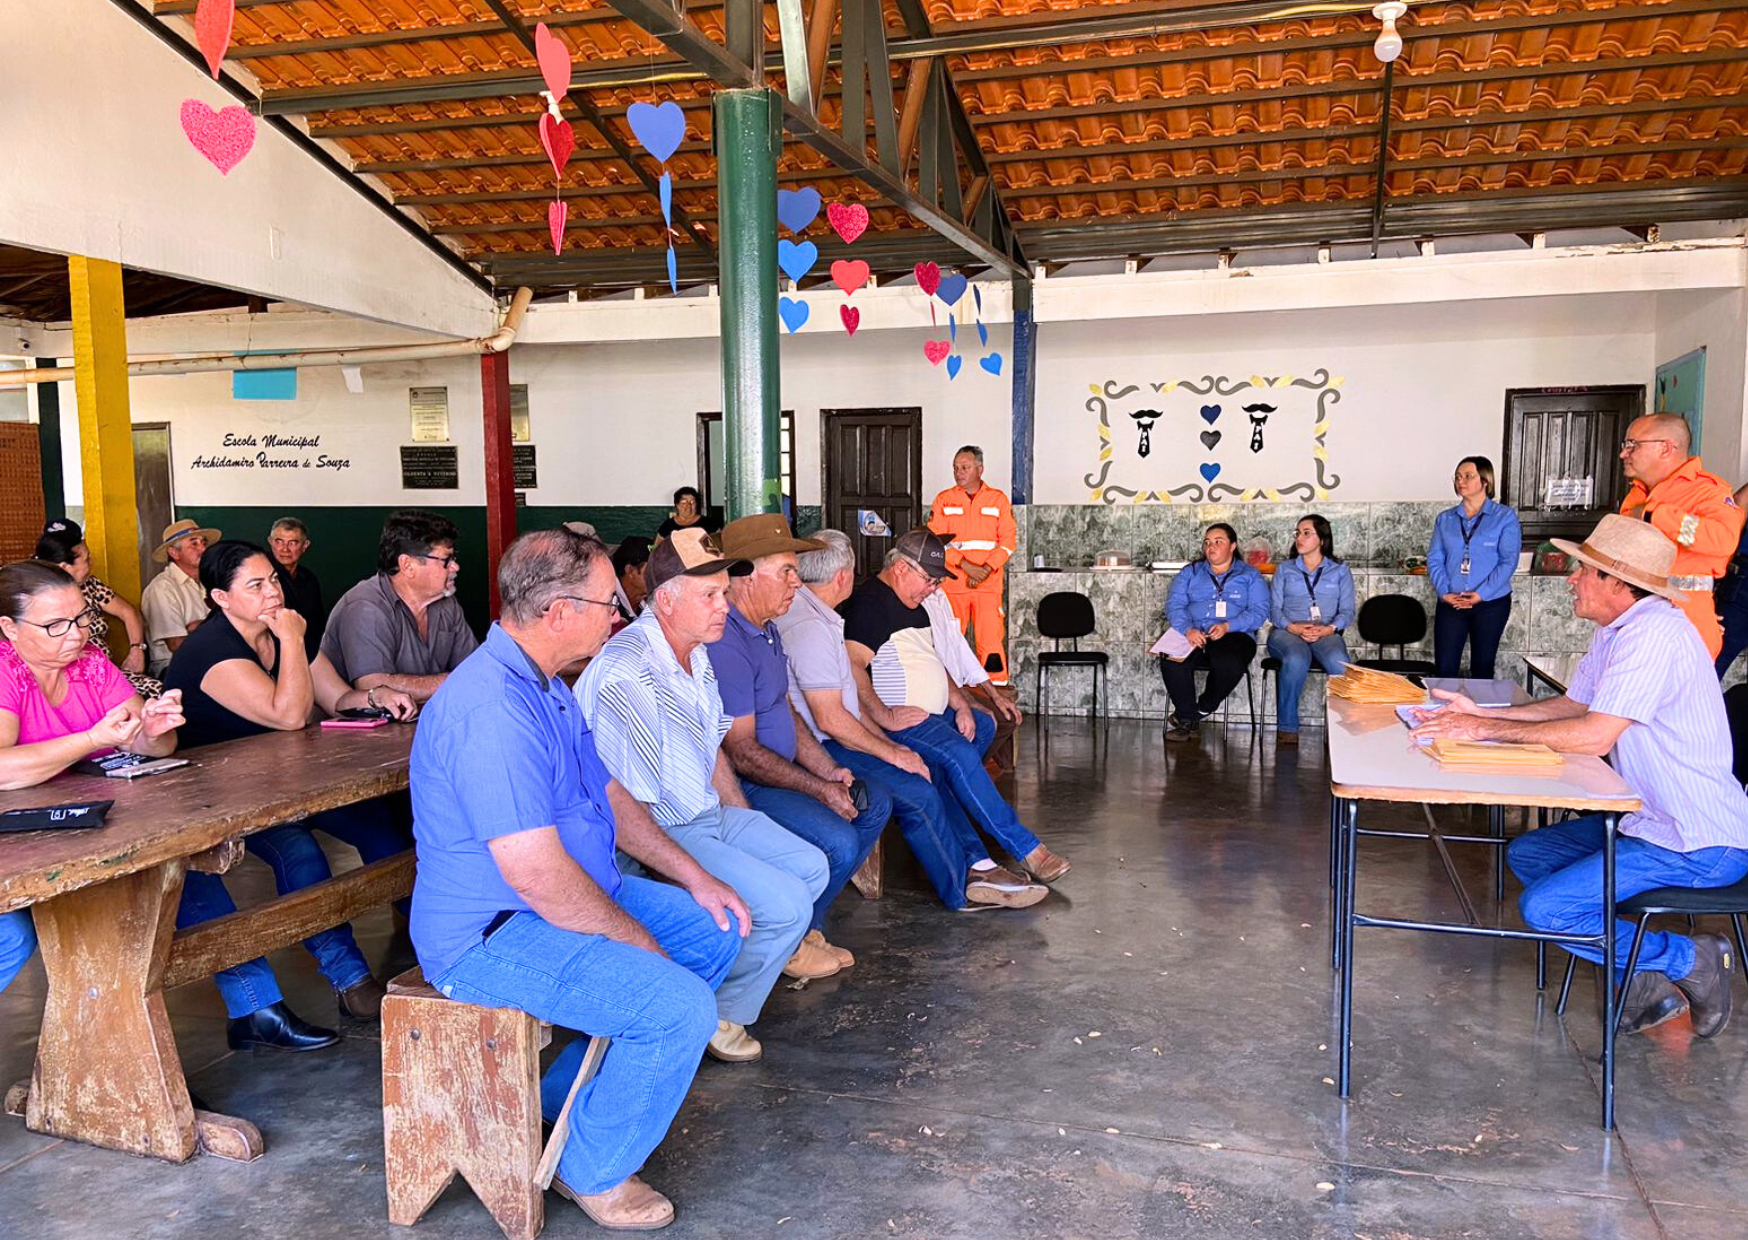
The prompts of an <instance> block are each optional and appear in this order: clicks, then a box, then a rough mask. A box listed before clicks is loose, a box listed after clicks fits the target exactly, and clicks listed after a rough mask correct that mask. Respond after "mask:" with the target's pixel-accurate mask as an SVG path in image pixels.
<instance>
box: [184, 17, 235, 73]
mask: <svg viewBox="0 0 1748 1240" xmlns="http://www.w3.org/2000/svg"><path fill="white" fill-rule="evenodd" d="M236 16H237V7H236V0H200V4H199V6H198V7H197V8H196V9H195V10H194V41H195V42H196V43H198V44H200V54H201V55H202V56H205V57H206V63H207V67H208V68H210V69H211V70H212V76H213V78H214V80H215V81H216V80H217V78H218V75H219V66H220V65H221V64H223V63H224V59H225V53H226V52H227V51H229V50H230V46H231V23H232V22H233V21H235V20H236Z"/></svg>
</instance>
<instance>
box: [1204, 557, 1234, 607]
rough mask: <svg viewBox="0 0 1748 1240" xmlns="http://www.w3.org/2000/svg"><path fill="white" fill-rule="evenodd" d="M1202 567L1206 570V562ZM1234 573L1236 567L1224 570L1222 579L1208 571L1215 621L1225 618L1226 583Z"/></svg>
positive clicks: (1212, 571)
mask: <svg viewBox="0 0 1748 1240" xmlns="http://www.w3.org/2000/svg"><path fill="white" fill-rule="evenodd" d="M1202 567H1204V568H1207V564H1206V562H1204V563H1203V565H1202ZM1236 571H1238V570H1237V567H1236V566H1234V567H1232V568H1229V569H1227V570H1226V575H1225V576H1224V577H1216V576H1214V570H1213V569H1211V568H1209V569H1208V580H1209V581H1211V582H1213V583H1214V619H1216V620H1224V619H1225V618H1226V583H1227V582H1228V581H1231V580H1232V574H1233V573H1235V572H1236Z"/></svg>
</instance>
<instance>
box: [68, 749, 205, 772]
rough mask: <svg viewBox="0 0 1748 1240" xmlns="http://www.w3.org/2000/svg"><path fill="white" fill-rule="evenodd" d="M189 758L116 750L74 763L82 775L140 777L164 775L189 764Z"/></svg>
mask: <svg viewBox="0 0 1748 1240" xmlns="http://www.w3.org/2000/svg"><path fill="white" fill-rule="evenodd" d="M187 765H188V759H187V758H148V757H146V756H144V755H143V754H137V753H127V752H126V751H124V750H120V749H118V750H116V751H115V752H113V753H107V754H104V755H103V756H102V757H101V758H86V759H85V760H84V761H83V762H77V763H74V765H73V769H74V770H76V771H78V772H79V773H80V774H81V775H102V776H105V777H107V778H109V779H139V778H140V777H142V776H145V775H162V774H163V773H164V772H165V771H173V770H175V769H176V768H177V767H179V766H187Z"/></svg>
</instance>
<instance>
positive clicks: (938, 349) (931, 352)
mask: <svg viewBox="0 0 1748 1240" xmlns="http://www.w3.org/2000/svg"><path fill="white" fill-rule="evenodd" d="M952 351H953V345H952V343H951V342H950V341H946V340H925V341H923V356H924V357H926V358H928V359H929V365H931V366H939V365H940V364H941V363H942V362H943V361H945V360H946V357H947V354H949V353H951V352H952Z"/></svg>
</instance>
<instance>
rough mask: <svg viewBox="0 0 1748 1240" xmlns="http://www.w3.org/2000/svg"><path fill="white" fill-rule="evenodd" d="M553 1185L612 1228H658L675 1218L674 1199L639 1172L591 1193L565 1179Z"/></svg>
mask: <svg viewBox="0 0 1748 1240" xmlns="http://www.w3.org/2000/svg"><path fill="white" fill-rule="evenodd" d="M552 1186H553V1187H554V1188H555V1189H557V1190H558V1195H559V1196H560V1197H563V1198H564V1199H565V1200H566V1201H574V1202H576V1204H577V1206H578V1207H579V1208H580V1209H581V1210H582V1212H583V1213H584V1214H587V1215H588V1216H589V1218H590V1219H591V1220H593V1221H594V1223H595V1225H596V1226H598V1227H606V1228H609V1229H610V1230H613V1231H659V1230H661V1229H662V1228H663V1227H666V1226H667V1225H668V1224H669V1223H671V1222H673V1221H674V1203H673V1202H671V1201H669V1200H668V1199H667V1198H666V1197H664V1196H662V1195H661V1194H660V1193H658V1192H656V1190H655V1189H653V1188H651V1187H650V1186H649V1185H647V1184H645V1183H644V1182H643V1181H642V1180H640V1179H639V1178H638V1177H637V1176H635V1175H632V1176H627V1177H626V1178H625V1179H624V1180H623V1181H622V1182H621V1183H619V1184H617V1185H615V1186H614V1187H612V1188H610V1189H608V1190H607V1191H606V1192H604V1193H590V1194H589V1195H588V1196H584V1195H583V1194H581V1193H579V1192H576V1191H574V1190H573V1189H572V1188H571V1186H570V1185H569V1184H566V1183H565V1182H564V1181H563V1180H560V1179H558V1178H556V1177H555V1178H554V1179H553V1181H552Z"/></svg>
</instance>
